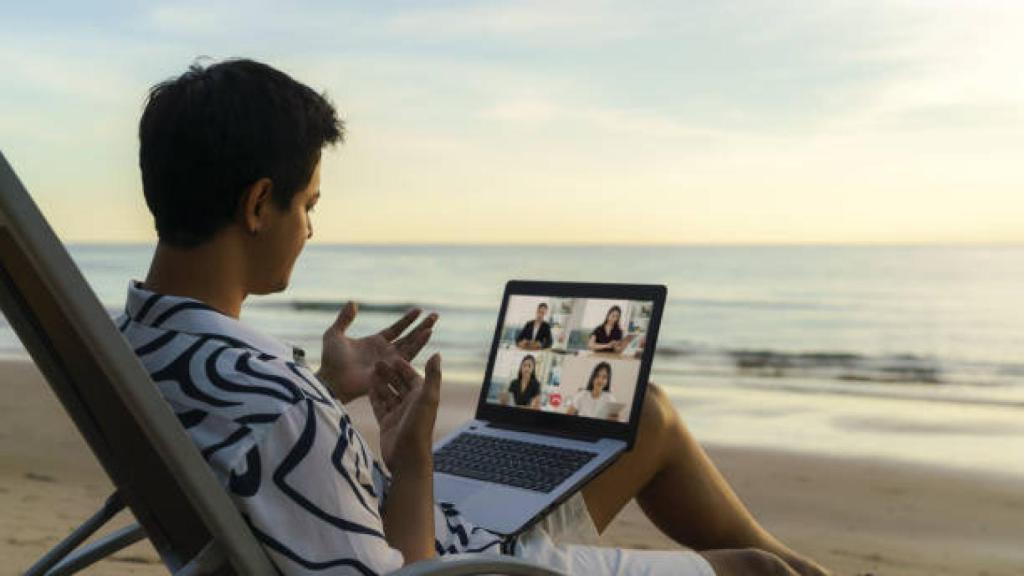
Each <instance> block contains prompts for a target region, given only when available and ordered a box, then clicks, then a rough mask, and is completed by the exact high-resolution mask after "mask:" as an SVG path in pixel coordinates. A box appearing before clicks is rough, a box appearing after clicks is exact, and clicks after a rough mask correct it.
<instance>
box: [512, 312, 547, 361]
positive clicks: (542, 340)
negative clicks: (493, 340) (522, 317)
mask: <svg viewBox="0 0 1024 576" xmlns="http://www.w3.org/2000/svg"><path fill="white" fill-rule="evenodd" d="M547 313H548V305H547V304H546V303H544V302H541V303H540V304H538V305H537V315H536V317H535V318H534V319H533V320H530V321H528V322H527V323H526V324H524V325H523V328H522V330H520V331H519V333H518V334H516V346H518V347H520V348H522V349H524V350H543V349H545V348H551V325H550V324H548V323H547V322H545V321H544V317H545V316H547Z"/></svg>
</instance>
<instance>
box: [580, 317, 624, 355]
mask: <svg viewBox="0 0 1024 576" xmlns="http://www.w3.org/2000/svg"><path fill="white" fill-rule="evenodd" d="M620 318H622V308H619V307H618V306H612V307H611V308H609V309H608V313H607V314H605V317H604V322H602V323H601V325H600V326H598V327H597V328H594V331H593V332H591V333H590V340H588V341H587V349H588V350H593V351H594V352H615V353H618V352H622V350H623V349H624V348H625V347H626V346H627V345H628V344H629V343H630V341H632V340H633V337H632V336H626V337H625V338H623V337H622V326H620V325H619V319H620Z"/></svg>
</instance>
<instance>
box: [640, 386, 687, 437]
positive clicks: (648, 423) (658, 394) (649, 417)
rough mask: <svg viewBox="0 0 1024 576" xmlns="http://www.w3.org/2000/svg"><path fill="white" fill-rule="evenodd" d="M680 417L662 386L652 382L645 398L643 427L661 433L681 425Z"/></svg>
mask: <svg viewBox="0 0 1024 576" xmlns="http://www.w3.org/2000/svg"><path fill="white" fill-rule="evenodd" d="M680 423H681V421H680V420H679V415H678V413H676V408H675V406H673V405H672V400H671V399H670V398H669V397H668V394H666V393H665V391H664V390H662V388H661V386H658V385H657V384H655V383H653V382H651V383H650V384H649V385H648V386H647V395H646V396H645V397H644V406H643V418H642V422H641V425H643V426H644V427H646V428H649V429H653V430H655V431H658V432H661V431H664V430H667V429H669V428H671V427H673V426H676V425H678V424H680Z"/></svg>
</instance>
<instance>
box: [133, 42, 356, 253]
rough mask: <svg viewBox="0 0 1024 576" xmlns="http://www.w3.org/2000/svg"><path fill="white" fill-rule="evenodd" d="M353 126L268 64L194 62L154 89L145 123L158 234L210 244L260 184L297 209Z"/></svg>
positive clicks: (143, 145) (142, 132)
mask: <svg viewBox="0 0 1024 576" xmlns="http://www.w3.org/2000/svg"><path fill="white" fill-rule="evenodd" d="M344 130H345V128H344V123H343V122H342V121H341V120H339V119H338V116H337V112H336V111H335V109H334V106H333V105H332V104H331V102H330V101H329V100H328V99H327V97H326V95H322V94H317V93H316V92H314V91H313V90H312V89H311V88H309V87H308V86H306V85H304V84H301V83H299V82H297V81H295V80H293V79H292V78H291V77H289V76H288V75H287V74H285V73H283V72H281V71H279V70H275V69H274V68H271V67H270V66H267V65H266V64H262V63H260V62H254V61H252V60H244V59H236V60H225V61H223V62H219V63H216V64H212V65H209V66H203V65H201V64H199V63H195V64H192V65H191V66H189V68H188V70H187V71H186V72H185V73H184V74H182V75H181V76H178V77H177V78H171V79H169V80H166V81H164V82H161V83H159V84H157V85H156V86H154V87H153V88H152V89H151V90H150V92H149V98H148V99H147V101H146V108H145V110H144V111H143V113H142V119H141V121H140V122H139V167H140V168H141V170H142V189H143V192H144V193H145V196H146V204H147V205H148V206H149V210H150V212H152V213H153V218H154V220H155V223H156V231H157V235H158V236H159V238H160V240H161V241H163V242H166V243H168V244H171V245H174V246H178V247H182V248H189V247H193V246H197V245H199V244H202V243H203V242H205V241H206V240H209V239H210V238H211V237H213V235H214V234H215V233H216V232H217V231H219V230H220V229H221V228H223V227H225V226H227V225H228V224H229V223H230V222H231V220H232V218H233V217H234V214H235V212H236V210H237V209H238V204H239V202H240V200H241V198H242V194H243V192H244V190H245V189H246V188H247V187H248V186H250V185H252V184H253V183H254V182H256V181H257V180H259V179H260V178H269V179H270V180H271V182H272V183H273V189H272V192H271V194H272V197H273V199H274V203H275V204H276V205H277V206H278V207H279V208H281V209H287V208H288V207H289V206H290V205H291V201H292V198H293V197H294V196H295V194H296V193H297V192H298V191H300V190H302V189H303V187H305V186H306V185H307V184H308V183H309V180H310V178H312V176H313V170H314V168H316V164H317V162H318V161H319V159H320V151H321V150H322V149H323V147H324V146H326V145H328V144H334V143H336V142H339V141H341V140H343V139H344Z"/></svg>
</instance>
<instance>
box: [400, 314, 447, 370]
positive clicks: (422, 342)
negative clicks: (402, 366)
mask: <svg viewBox="0 0 1024 576" xmlns="http://www.w3.org/2000/svg"><path fill="white" fill-rule="evenodd" d="M431 316H433V320H431V318H430V317H428V318H427V319H426V320H424V321H423V322H420V324H419V326H417V327H416V328H415V329H414V330H413V331H412V332H409V333H408V334H406V335H405V336H403V337H402V338H400V339H398V340H397V341H396V342H395V348H396V349H397V350H398V353H399V354H400V355H401V356H402V358H405V359H406V360H412V359H413V358H415V357H416V355H417V354H419V353H420V350H422V349H423V347H424V346H426V345H427V342H429V341H430V337H431V335H433V333H434V331H433V326H434V324H435V323H436V321H437V316H436V315H433V314H432V315H431ZM428 322H429V324H428Z"/></svg>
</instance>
